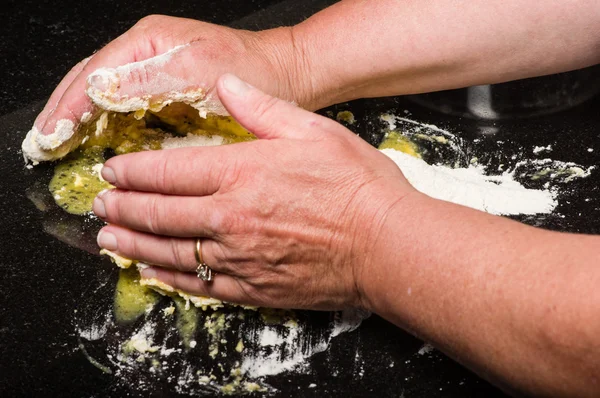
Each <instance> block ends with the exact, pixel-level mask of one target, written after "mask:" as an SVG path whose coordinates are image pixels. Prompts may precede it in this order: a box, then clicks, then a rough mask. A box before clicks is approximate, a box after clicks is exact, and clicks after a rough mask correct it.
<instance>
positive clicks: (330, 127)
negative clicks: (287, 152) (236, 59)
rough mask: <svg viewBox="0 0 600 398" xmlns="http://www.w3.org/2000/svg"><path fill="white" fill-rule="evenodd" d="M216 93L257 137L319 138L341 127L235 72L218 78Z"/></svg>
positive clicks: (239, 120) (237, 118)
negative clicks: (273, 93)
mask: <svg viewBox="0 0 600 398" xmlns="http://www.w3.org/2000/svg"><path fill="white" fill-rule="evenodd" d="M217 92H218V94H219V98H220V100H221V102H222V103H223V105H224V106H225V108H226V109H227V111H228V112H229V114H230V115H231V116H233V117H234V118H235V120H237V121H238V123H240V124H241V125H242V126H243V127H245V128H246V129H247V130H248V131H251V132H252V133H254V135H256V136H257V137H258V138H263V139H272V138H284V137H287V138H295V139H320V138H324V137H326V136H327V135H328V134H331V133H333V132H334V131H336V130H338V129H339V125H337V124H336V123H335V122H333V121H332V120H331V119H328V118H326V117H323V116H320V115H317V114H315V113H312V112H309V111H306V110H304V109H301V108H299V107H297V106H295V105H292V104H291V103H289V102H286V101H283V100H280V99H278V98H275V97H271V96H270V95H267V94H265V93H263V92H262V91H260V90H258V89H257V88H255V87H253V86H251V85H249V84H248V83H246V82H244V81H242V80H240V79H239V78H238V77H237V76H235V75H232V74H225V75H223V76H221V77H220V78H219V80H218V82H217ZM334 126H337V128H334Z"/></svg>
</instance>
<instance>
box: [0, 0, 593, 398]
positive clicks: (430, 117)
mask: <svg viewBox="0 0 600 398" xmlns="http://www.w3.org/2000/svg"><path fill="white" fill-rule="evenodd" d="M234 3H235V6H233V4H234ZM294 3H295V4H294ZM317 3H319V2H306V8H303V4H304V3H302V4H300V3H298V2H286V1H283V2H268V1H265V2H258V1H248V2H231V1H223V2H220V3H214V5H213V3H206V5H205V6H203V7H198V6H197V4H195V3H186V4H185V5H172V4H170V3H169V4H167V3H163V2H160V1H159V2H156V3H152V4H147V3H142V2H135V1H133V2H128V3H122V2H121V3H116V2H110V1H105V0H103V1H100V2H94V3H91V4H83V3H76V2H63V3H60V4H56V3H52V4H48V5H45V6H40V5H39V3H37V2H36V3H34V2H20V3H19V4H20V5H19V8H18V9H15V13H14V14H13V16H12V18H10V19H9V22H8V23H7V24H6V25H5V26H4V28H3V29H6V31H5V33H6V34H5V35H4V37H6V38H7V39H6V40H4V41H3V42H2V43H0V47H2V50H3V54H6V56H5V57H4V58H3V60H2V62H4V66H6V68H5V69H6V73H7V75H8V76H9V78H8V79H7V78H5V79H4V80H3V81H2V85H3V86H2V93H1V95H2V96H3V99H4V101H2V102H1V103H0V114H1V115H2V116H0V136H1V137H3V139H2V144H0V178H1V180H2V184H1V185H2V190H0V208H1V209H2V218H1V219H2V229H0V269H1V270H2V278H0V352H1V353H2V355H0V395H1V396H63V397H70V396H73V397H94V396H96V397H104V396H124V395H127V396H156V397H175V396H183V394H181V393H180V392H178V390H177V386H176V385H174V383H172V382H169V378H168V377H167V376H168V375H167V376H165V377H164V378H157V379H156V380H155V384H151V385H150V386H149V388H148V389H146V390H140V388H139V385H136V384H134V383H129V382H127V380H125V381H124V380H123V379H122V378H119V377H116V376H115V373H114V371H115V369H112V370H113V373H112V374H107V373H105V372H104V371H103V370H102V369H100V368H99V367H98V366H96V365H95V364H94V363H93V362H91V361H90V360H89V357H88V356H92V357H93V358H97V359H98V361H99V362H101V364H104V365H109V366H110V362H107V361H104V359H106V358H105V357H104V356H105V355H106V352H105V351H103V350H102V344H103V340H102V339H100V340H94V342H95V343H94V344H92V346H89V345H86V344H84V345H83V348H82V338H83V339H84V340H85V338H84V337H85V336H88V337H90V338H92V337H93V336H90V335H86V334H84V337H82V333H81V331H80V330H79V327H80V326H81V325H82V324H93V323H94V322H96V321H99V320H102V319H104V317H105V316H106V312H107V309H108V310H110V308H111V307H112V305H113V298H114V292H115V288H116V283H117V280H118V276H119V271H118V269H116V268H115V266H114V265H113V264H112V263H111V262H110V261H109V260H108V259H107V258H105V257H101V256H99V255H98V247H97V246H96V243H95V234H96V232H97V230H98V229H99V228H100V223H99V222H98V221H97V220H94V219H90V218H85V217H78V216H73V215H69V214H66V213H65V212H64V211H62V210H61V209H59V208H58V207H57V206H56V205H55V203H54V201H53V199H52V198H51V197H50V196H49V193H48V191H47V184H48V182H49V180H50V178H51V176H52V167H51V165H40V166H38V167H36V168H34V169H27V168H25V165H24V163H23V159H22V155H21V154H20V143H21V141H22V139H23V137H24V136H25V133H26V131H27V130H28V129H29V127H30V126H31V124H32V122H33V119H34V118H35V116H36V115H37V113H38V112H39V110H40V109H41V107H42V106H43V102H44V100H45V96H46V95H48V94H50V92H51V91H52V88H53V87H54V85H55V84H56V83H57V82H58V80H60V77H62V75H63V74H64V73H66V71H67V70H68V68H69V67H70V66H71V65H72V64H74V63H75V61H77V60H79V59H81V58H83V57H85V56H87V55H89V53H91V52H92V51H93V50H94V49H96V48H97V47H98V46H99V45H100V44H102V43H105V42H107V41H108V40H109V39H111V38H114V37H116V36H117V35H118V34H120V33H122V32H123V31H124V30H125V29H126V28H128V27H129V26H130V25H131V24H132V23H133V22H135V20H137V19H138V18H139V17H141V16H142V15H145V14H146V13H147V12H148V11H149V12H163V13H169V14H171V15H188V16H191V17H195V18H201V19H202V18H204V19H208V20H214V21H216V22H225V23H229V22H231V23H232V24H234V25H235V24H239V25H240V26H247V27H250V28H259V27H265V26H272V25H276V24H278V23H286V21H288V22H289V21H290V20H291V19H296V20H297V19H298V18H302V17H303V15H308V14H302V13H303V12H306V13H309V12H310V11H309V10H313V9H314V7H316V6H318V4H317ZM15 4H16V2H15ZM320 4H321V5H323V2H321V3H320ZM267 6H270V7H273V8H265V7H267ZM211 7H214V8H211ZM294 7H296V8H294ZM311 7H312V8H311ZM294 9H296V10H298V11H297V13H296V14H294V13H293V12H290V10H294ZM257 10H259V11H258V12H257V13H256V14H253V12H254V11H257ZM260 10H262V11H260ZM250 14H252V15H254V16H252V15H250ZM249 15H250V16H249ZM237 18H242V19H240V21H242V22H235V23H234V22H233V20H234V19H237ZM83 25H85V26H83ZM38 99H41V100H42V101H34V100H38ZM599 107H600V101H599V100H598V98H596V99H594V100H592V101H590V102H587V103H585V104H583V105H581V106H578V107H575V108H572V109H570V110H568V111H566V112H562V113H557V114H553V115H551V116H549V117H543V118H529V119H527V120H520V121H499V122H495V123H494V122H489V123H488V122H480V121H476V120H471V119H467V118H458V117H454V116H445V115H443V114H441V113H439V112H436V111H431V110H428V109H426V108H424V107H421V106H419V105H416V104H415V103H414V102H411V101H408V100H407V99H406V98H388V99H374V100H369V101H355V102H352V103H348V104H340V105H338V106H334V107H331V108H329V109H325V110H323V111H322V112H321V113H322V114H325V115H328V116H330V117H335V115H336V114H337V112H338V111H342V110H350V111H352V112H353V114H354V116H355V119H356V122H355V123H354V124H352V125H350V124H347V126H348V127H349V128H350V129H351V130H353V131H354V132H356V133H358V134H360V136H361V137H363V138H364V139H365V140H367V141H368V142H370V143H371V144H372V145H378V143H379V142H381V139H382V137H383V134H384V133H385V131H386V124H385V123H383V122H382V121H381V119H380V116H381V114H382V113H387V112H392V113H394V114H399V115H403V116H406V117H408V118H410V119H412V120H417V121H419V122H423V123H432V124H435V125H437V126H439V127H441V128H444V129H447V130H448V131H450V132H452V133H453V134H455V135H456V137H457V142H458V144H460V154H461V155H460V156H459V157H457V159H456V161H458V162H463V163H464V162H468V161H469V160H470V159H471V158H473V157H477V158H478V159H479V162H480V163H482V164H486V165H487V166H488V168H489V169H490V170H495V169H499V168H504V169H507V168H511V167H515V166H516V164H517V163H518V162H519V161H520V160H521V159H524V158H536V159H544V158H552V159H553V160H556V161H574V162H577V163H579V164H580V165H581V166H583V167H588V166H591V165H594V164H597V163H598V162H599V160H600V156H599V153H600V146H599V147H595V145H596V143H597V141H598V136H599V135H600V131H598V127H597V126H600V117H599V115H598V112H597V109H599ZM329 112H331V113H329ZM399 126H400V127H405V125H402V124H400V123H399ZM406 127H407V128H408V126H406ZM424 132H427V129H426V128H425V129H424ZM542 146H543V147H547V146H550V147H551V148H552V150H551V151H549V152H539V153H534V149H535V148H536V147H542ZM590 149H592V151H590ZM521 174H522V175H523V183H524V184H527V186H530V187H539V186H540V184H541V185H543V184H544V183H545V182H547V181H543V180H542V181H532V180H531V179H528V178H527V173H526V170H525V171H524V172H523V173H521ZM599 181H600V179H599V177H598V172H597V171H593V172H592V175H591V176H590V177H589V178H585V179H577V180H573V181H572V182H569V183H562V182H557V183H556V184H557V186H558V187H559V188H560V189H561V195H560V196H559V201H560V204H559V207H558V209H557V211H556V212H555V213H553V214H551V215H546V216H542V217H515V218H516V219H518V220H520V221H523V222H526V223H529V224H531V225H537V226H541V227H545V228H551V229H556V230H563V231H579V232H586V233H598V232H600V223H599V222H598V220H599V219H600V218H599V207H600V206H599V204H598V199H597V198H598V197H600V195H598V192H597V186H598V182H599ZM474 299H476V298H474ZM302 316H303V317H304V319H308V320H311V319H312V320H314V322H315V325H319V324H321V323H322V322H323V319H324V318H327V314H323V313H311V312H304V313H303V315H302ZM477 327H478V325H473V328H477ZM128 330H129V329H123V330H122V331H121V332H124V331H128ZM83 343H85V341H83ZM422 346H423V342H421V341H420V340H418V339H416V338H414V337H412V336H410V335H409V334H407V333H405V332H403V331H401V330H400V329H398V328H397V327H395V326H393V325H391V324H389V323H388V322H386V321H384V320H382V319H380V318H379V317H377V316H371V317H370V318H368V319H367V320H366V321H364V322H363V323H362V325H361V326H360V328H359V329H357V330H356V331H354V332H351V333H345V334H341V335H340V336H338V337H336V338H335V339H333V340H332V341H331V344H330V346H329V348H328V349H327V350H326V351H324V352H321V353H317V354H315V355H314V356H312V357H311V358H310V359H309V361H308V363H309V366H308V367H307V368H306V369H304V370H302V371H294V372H287V373H282V374H279V375H276V376H270V377H267V378H266V379H265V382H267V383H268V384H270V385H272V386H273V387H275V388H277V390H278V392H277V393H275V394H274V395H276V396H282V397H285V396H292V395H293V396H342V395H343V396H357V397H359V396H361V397H362V396H374V395H377V396H394V397H396V396H401V395H403V396H405V397H422V396H427V397H493V396H503V394H502V393H501V392H499V391H498V390H497V389H496V388H494V387H493V386H491V385H490V384H488V383H487V382H485V381H483V380H481V379H480V378H478V377H477V376H475V375H473V374H472V373H471V372H469V371H468V370H466V369H464V368H463V367H462V366H460V365H459V364H457V363H456V362H454V361H453V360H450V359H448V358H447V357H446V356H445V355H443V354H442V353H440V352H438V351H435V350H433V351H428V350H421V348H422ZM88 348H90V349H89V351H88ZM192 359H194V360H196V359H197V360H198V361H206V360H209V359H210V357H208V358H205V357H201V356H199V357H197V358H196V357H193V358H192ZM490 360H492V361H493V358H490ZM221 361H225V362H226V361H227V359H225V358H222V359H221ZM143 377H144V378H149V379H152V378H150V377H149V375H148V374H144V375H143ZM313 383H314V384H315V386H314V387H310V386H311V384H313Z"/></svg>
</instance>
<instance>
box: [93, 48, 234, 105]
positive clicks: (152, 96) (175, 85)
mask: <svg viewBox="0 0 600 398" xmlns="http://www.w3.org/2000/svg"><path fill="white" fill-rule="evenodd" d="M186 47H188V44H185V45H180V46H177V47H175V48H173V49H171V50H169V51H167V52H165V53H163V54H160V55H157V56H154V57H152V58H148V59H146V60H143V61H139V62H134V63H130V64H127V65H122V66H118V67H116V68H100V69H97V70H95V71H94V72H93V73H91V74H90V75H89V76H88V78H87V89H86V94H87V95H88V96H89V97H90V99H91V100H92V101H93V102H94V103H95V104H97V105H100V107H102V108H104V109H107V110H111V111H117V112H130V111H136V110H139V109H150V110H159V109H154V108H155V107H157V106H162V105H164V104H168V103H170V102H184V103H187V104H190V105H192V106H193V107H195V108H197V109H198V110H199V111H200V112H201V114H202V113H204V114H206V113H209V112H211V113H217V114H226V113H225V110H224V109H223V106H222V105H221V104H220V103H219V101H218V100H212V101H211V99H210V97H209V96H208V95H207V93H208V89H207V88H205V87H202V86H200V85H199V84H198V83H197V82H195V79H194V78H193V76H192V73H193V71H191V70H190V69H189V68H188V65H194V62H193V60H192V59H190V58H191V53H190V51H184V50H185V49H186ZM203 116H205V115H203Z"/></svg>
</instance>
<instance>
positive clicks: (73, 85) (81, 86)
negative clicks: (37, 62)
mask: <svg viewBox="0 0 600 398" xmlns="http://www.w3.org/2000/svg"><path fill="white" fill-rule="evenodd" d="M163 46H164V44H163V45H162V46H161V45H160V43H153V42H152V39H151V38H150V39H148V38H147V37H146V36H136V35H133V34H131V33H130V32H125V33H124V34H123V35H121V36H120V37H118V38H117V39H115V40H113V41H112V42H110V43H109V44H107V45H106V46H105V47H103V48H102V49H101V50H100V51H98V52H97V53H96V54H95V55H94V57H93V58H92V59H91V60H89V62H87V63H86V65H84V66H83V68H82V69H81V70H80V72H79V73H78V74H77V75H76V76H75V77H74V78H73V79H72V81H71V82H70V83H69V84H68V87H66V88H65V89H64V92H63V93H62V95H61V97H60V99H59V100H58V101H57V103H56V106H55V107H54V109H53V111H52V112H50V113H49V114H48V116H47V117H46V118H45V119H44V118H40V119H39V120H38V126H39V127H38V130H39V129H40V128H41V131H42V134H45V135H47V134H51V133H53V132H54V131H55V129H56V125H57V123H58V122H59V121H60V120H65V121H67V120H68V121H70V122H72V123H73V126H75V128H76V127H77V126H78V125H79V123H80V122H81V119H82V116H83V115H84V114H85V113H86V112H91V110H92V109H93V105H92V102H91V100H90V98H89V97H88V96H87V95H85V91H86V87H87V77H88V75H90V74H91V73H92V72H94V71H95V70H98V69H99V68H113V67H116V66H119V65H126V64H129V63H133V62H136V61H140V60H144V59H148V58H151V57H154V56H155V55H157V54H160V53H161V52H163V51H166V50H167V49H165V48H163ZM65 85H66V83H65Z"/></svg>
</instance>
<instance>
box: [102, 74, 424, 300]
mask: <svg viewBox="0 0 600 398" xmlns="http://www.w3.org/2000/svg"><path fill="white" fill-rule="evenodd" d="M217 89H218V95H219V98H220V99H221V102H222V103H223V104H224V105H225V107H226V108H227V110H228V111H229V113H230V114H231V115H232V116H233V117H234V118H235V119H236V120H237V121H238V122H239V123H240V124H241V125H243V126H244V127H245V128H247V129H248V130H249V131H251V132H253V133H254V134H255V135H256V136H257V137H258V138H259V139H258V140H256V141H251V142H246V143H238V144H230V145H225V146H220V147H194V148H180V149H170V150H162V151H147V152H139V153H132V154H127V155H121V156H116V157H113V158H111V159H109V160H108V161H107V162H106V164H105V166H104V168H103V171H102V175H103V177H104V178H105V179H106V180H108V181H109V182H111V183H113V184H114V185H115V186H116V187H117V188H118V189H115V190H110V191H106V192H105V193H103V194H101V195H100V196H99V197H98V198H97V199H96V201H95V202H94V212H95V213H96V215H98V216H99V217H100V218H102V219H103V220H105V221H107V222H108V223H109V224H111V225H109V226H107V227H104V228H103V229H102V230H101V231H100V233H99V236H98V243H99V245H100V246H102V247H104V248H106V249H109V250H112V251H116V252H117V253H118V254H120V255H122V256H125V257H129V258H135V259H139V260H141V261H144V262H147V263H151V264H156V265H160V267H152V268H149V269H146V270H144V271H142V276H143V277H144V278H150V277H157V278H159V279H160V280H162V281H163V282H165V283H167V284H169V285H171V286H173V287H175V288H178V289H181V290H183V291H186V292H189V293H192V294H195V295H204V296H210V297H215V298H218V299H221V300H224V301H228V302H234V303H243V304H249V305H258V306H269V307H279V308H311V309H341V308H345V307H352V306H362V307H366V308H369V303H368V297H366V295H369V294H370V293H369V292H365V291H364V289H363V287H364V286H365V285H364V284H363V282H364V281H365V279H364V278H369V277H370V275H371V273H372V272H375V270H374V264H373V256H374V254H375V253H374V252H373V251H374V249H373V248H374V247H375V246H376V245H375V241H376V240H377V239H378V238H380V237H379V236H378V233H379V230H380V229H381V227H382V225H383V223H384V222H385V220H386V213H387V212H388V210H389V209H391V208H392V207H394V206H395V205H396V204H397V203H398V202H400V201H401V200H403V199H404V198H406V197H407V196H408V195H410V194H413V193H417V191H415V190H414V189H413V188H412V186H411V185H410V184H409V183H408V182H407V181H406V180H405V179H404V177H403V175H402V173H401V172H400V170H399V169H398V167H397V166H396V165H395V164H394V163H393V162H392V161H391V160H390V159H388V158H387V157H386V156H385V155H383V154H381V153H380V152H379V151H377V150H376V149H375V148H373V147H372V146H370V145H369V144H367V143H366V142H365V141H363V140H362V139H360V138H359V137H357V136H356V135H355V134H353V133H352V132H350V131H348V130H347V129H345V128H344V127H343V126H341V125H340V124H338V123H336V122H334V121H332V120H330V119H327V118H324V117H322V116H319V115H317V114H314V113H311V112H308V111H305V110H302V109H300V108H298V107H295V106H294V105H292V104H289V103H287V102H285V101H282V100H278V99H275V98H273V97H270V96H268V95H266V94H263V93H262V92H260V91H259V90H258V89H255V88H253V87H251V86H249V85H247V84H246V83H244V82H242V81H241V80H239V79H238V78H237V77H235V76H233V75H225V76H223V77H222V78H221V79H220V80H219V82H218V84H217ZM417 194H418V193H417ZM195 237H202V238H203V240H202V255H203V259H204V261H205V262H206V263H207V264H208V265H209V266H210V267H211V268H212V269H213V270H214V271H215V272H216V273H217V275H216V276H215V279H214V281H213V282H209V283H206V282H203V281H201V280H200V279H198V277H197V276H196V274H195V272H194V270H195V268H196V261H195V258H194V249H193V248H194V241H195V239H194V238H195Z"/></svg>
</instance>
